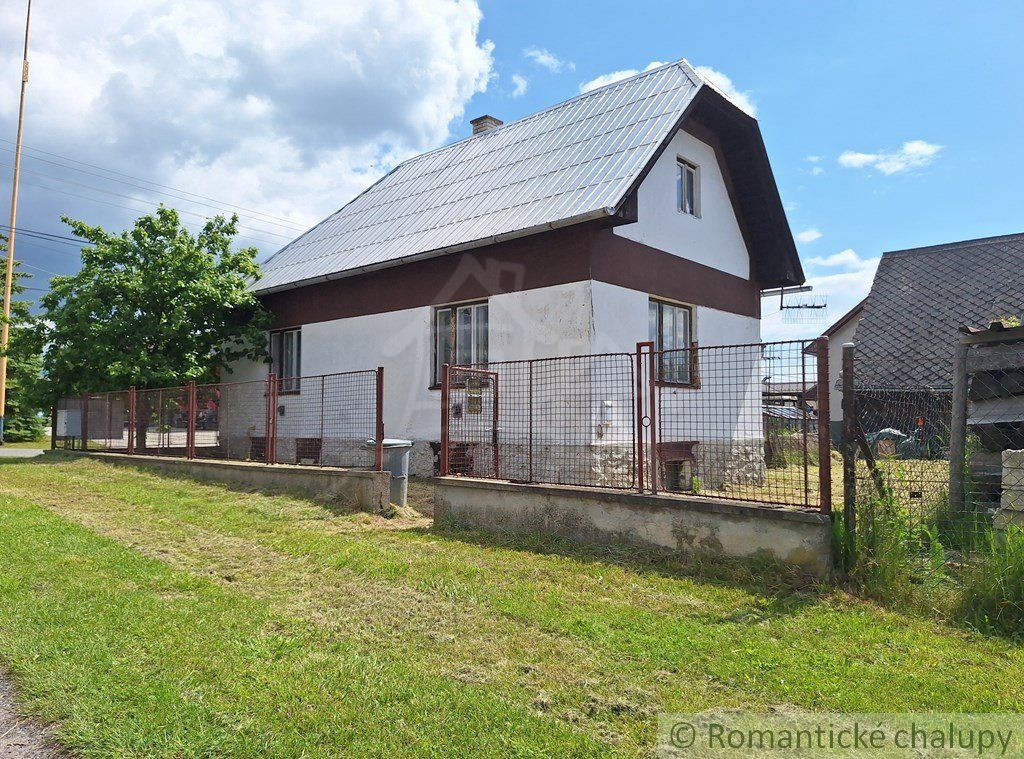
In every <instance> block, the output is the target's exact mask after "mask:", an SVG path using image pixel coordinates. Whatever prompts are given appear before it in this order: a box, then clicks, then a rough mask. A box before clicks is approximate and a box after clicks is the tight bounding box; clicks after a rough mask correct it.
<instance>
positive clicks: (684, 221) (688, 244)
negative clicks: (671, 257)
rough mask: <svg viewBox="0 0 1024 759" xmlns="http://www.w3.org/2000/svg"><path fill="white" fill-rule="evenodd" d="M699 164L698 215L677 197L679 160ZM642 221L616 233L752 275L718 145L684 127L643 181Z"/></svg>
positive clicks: (640, 197)
mask: <svg viewBox="0 0 1024 759" xmlns="http://www.w3.org/2000/svg"><path fill="white" fill-rule="evenodd" d="M678 158H685V159H686V160H688V161H690V162H691V163H695V164H697V165H698V166H699V167H700V212H701V213H700V218H696V217H694V216H691V215H689V214H685V213H681V212H680V211H679V210H678V207H677V201H676V176H677V169H676V166H677V159H678ZM637 200H638V211H639V215H638V218H639V221H637V222H635V223H633V224H625V225H623V226H619V227H615V234H617V235H622V236H623V237H628V238H629V239H631V240H635V241H636V242H640V243H643V244H645V245H649V246H651V247H652V248H659V249H660V250H664V251H667V252H669V253H674V254H675V255H677V256H683V257H685V258H689V259H690V260H692V261H696V262H698V263H701V264H704V265H706V266H711V267H713V268H715V269H719V270H721V271H725V272H728V273H730V274H735V275H736V276H738V277H743V278H744V279H748V278H749V277H750V255H749V253H748V251H747V246H746V243H745V242H744V241H743V235H742V233H741V232H740V228H739V224H738V223H737V221H736V215H735V213H734V211H733V207H732V202H731V201H730V200H729V193H728V190H727V189H726V186H725V181H724V179H723V178H722V171H721V169H720V168H719V166H718V160H717V158H716V156H715V151H714V149H713V148H712V147H711V146H710V145H708V144H706V143H704V142H701V141H700V140H698V139H697V138H696V137H694V136H693V135H691V134H689V133H687V132H684V131H682V130H680V131H679V132H678V133H677V134H676V136H675V137H673V138H672V141H671V142H670V143H669V146H668V148H667V149H666V150H665V152H664V153H662V155H661V157H660V158H659V159H658V161H657V162H656V163H655V164H654V167H653V168H652V169H651V171H650V173H649V174H648V175H647V177H646V179H644V181H643V183H642V184H641V185H640V190H639V193H638V198H637Z"/></svg>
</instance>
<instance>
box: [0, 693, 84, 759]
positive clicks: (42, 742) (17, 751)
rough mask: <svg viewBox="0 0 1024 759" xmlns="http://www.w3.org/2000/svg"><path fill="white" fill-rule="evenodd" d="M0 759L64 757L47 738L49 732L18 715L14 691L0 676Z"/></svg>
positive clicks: (64, 753) (62, 752) (65, 754)
mask: <svg viewBox="0 0 1024 759" xmlns="http://www.w3.org/2000/svg"><path fill="white" fill-rule="evenodd" d="M0 756H2V757H4V759H55V758H56V757H68V756H70V754H68V753H66V752H64V751H62V750H61V749H60V748H59V747H57V746H56V744H54V742H53V740H52V739H51V738H50V737H49V731H47V730H46V728H44V727H41V726H40V725H39V724H38V723H37V722H34V721H33V720H30V719H27V718H26V717H23V716H21V715H20V714H19V713H18V707H17V704H15V702H14V689H13V688H12V687H11V684H10V683H9V682H8V681H7V680H6V679H4V677H3V676H2V675H0Z"/></svg>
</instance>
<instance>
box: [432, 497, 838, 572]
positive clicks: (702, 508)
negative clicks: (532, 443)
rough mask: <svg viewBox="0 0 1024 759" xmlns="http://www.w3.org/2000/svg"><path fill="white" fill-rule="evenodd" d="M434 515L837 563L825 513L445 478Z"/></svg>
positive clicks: (578, 536)
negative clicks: (832, 551)
mask: <svg viewBox="0 0 1024 759" xmlns="http://www.w3.org/2000/svg"><path fill="white" fill-rule="evenodd" d="M434 519H435V521H436V522H438V523H449V524H453V525H457V526H462V527H472V528H480V529H487V530H501V531H506V532H516V533H523V534H537V533H544V534H548V535H554V536H557V537H562V538H568V539H570V540H574V541H580V542H590V543H610V542H619V543H628V544H632V545H638V546H645V547H657V548H663V549H668V550H670V551H679V552H683V553H687V552H690V553H692V552H697V553H705V554H715V555H720V556H735V557H756V556H768V557H772V558H774V559H777V560H779V561H783V562H786V563H789V564H794V565H797V566H799V567H801V568H803V569H804V570H806V571H808V572H810V573H812V574H815V575H818V576H825V575H827V574H828V572H829V570H830V568H831V563H832V562H831V536H830V532H831V531H830V522H829V518H828V517H827V516H825V515H824V514H819V513H816V512H809V511H801V510H797V509H783V508H774V507H771V506H767V505H761V504H751V503H740V502H736V501H725V500H715V499H703V498H696V497H679V496H650V495H639V494H630V493H620V492H610V491H602V490H599V489H585V488H573V487H562V486H548V485H518V484H512V483H506V482H497V481H493V480H469V479H463V478H458V477H441V478H438V479H437V480H436V489H435V495H434Z"/></svg>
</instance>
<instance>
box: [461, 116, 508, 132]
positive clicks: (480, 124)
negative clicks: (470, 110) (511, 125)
mask: <svg viewBox="0 0 1024 759" xmlns="http://www.w3.org/2000/svg"><path fill="white" fill-rule="evenodd" d="M469 123H470V124H472V125H473V134H483V133H484V132H489V131H491V130H492V129H494V128H496V127H500V126H501V125H502V124H504V123H505V122H504V121H502V120H501V119H496V118H494V117H493V116H477V117H476V118H475V119H473V120H472V121H470V122H469Z"/></svg>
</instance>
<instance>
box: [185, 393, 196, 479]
mask: <svg viewBox="0 0 1024 759" xmlns="http://www.w3.org/2000/svg"><path fill="white" fill-rule="evenodd" d="M185 387H186V391H185V392H186V394H187V396H188V400H187V402H186V403H185V406H186V407H187V409H188V411H187V412H186V413H187V414H188V420H187V426H186V432H185V458H187V459H194V458H195V457H196V413H197V408H196V382H195V380H189V382H188V384H187V385H186V386H185Z"/></svg>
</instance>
